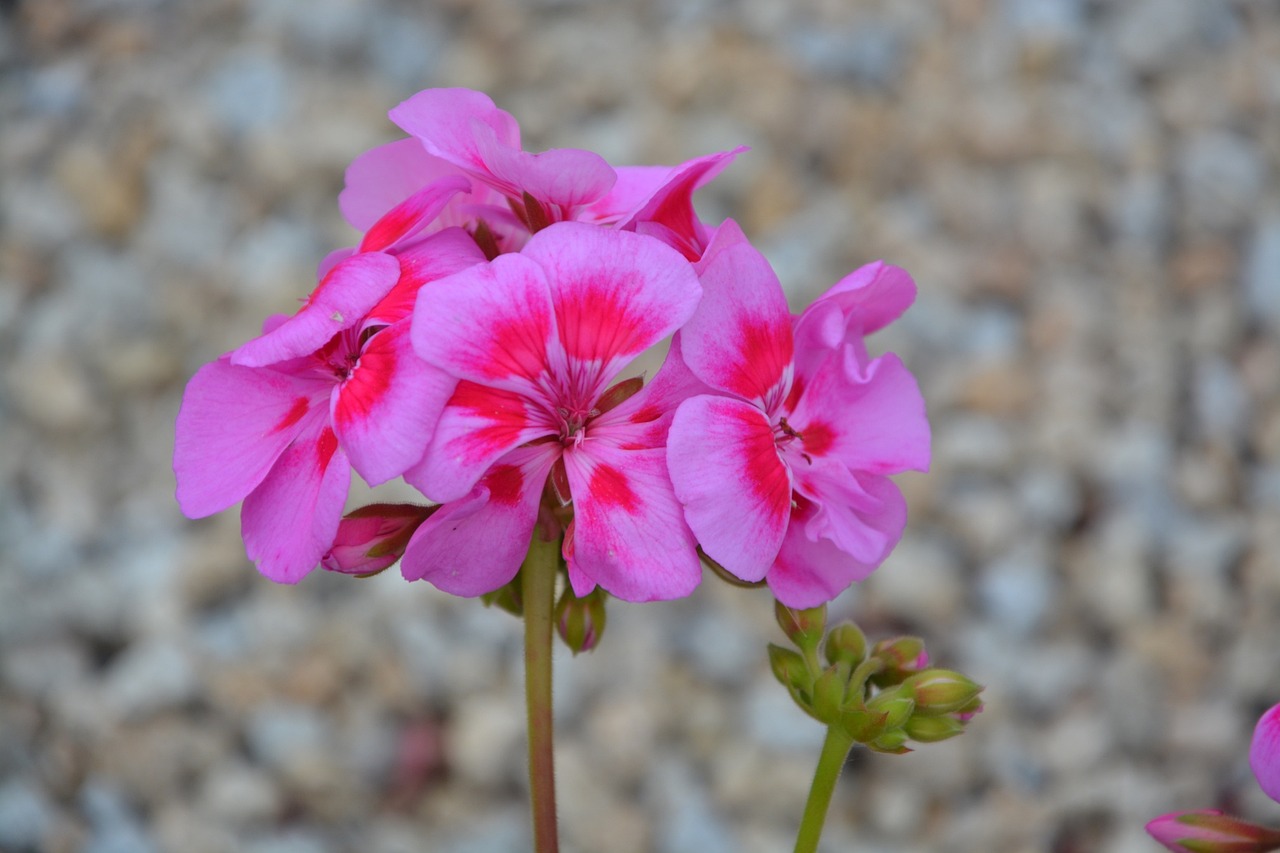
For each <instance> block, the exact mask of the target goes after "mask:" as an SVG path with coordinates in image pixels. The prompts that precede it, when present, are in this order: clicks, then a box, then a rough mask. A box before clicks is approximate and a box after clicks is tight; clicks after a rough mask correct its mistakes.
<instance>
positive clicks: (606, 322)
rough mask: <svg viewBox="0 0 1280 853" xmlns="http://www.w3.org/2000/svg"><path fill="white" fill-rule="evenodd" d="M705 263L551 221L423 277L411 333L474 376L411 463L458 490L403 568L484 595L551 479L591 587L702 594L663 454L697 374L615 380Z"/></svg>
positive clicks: (436, 490)
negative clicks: (500, 249) (528, 235)
mask: <svg viewBox="0 0 1280 853" xmlns="http://www.w3.org/2000/svg"><path fill="white" fill-rule="evenodd" d="M700 293H701V288H700V287H699V285H698V280H697V278H696V276H695V275H694V272H693V269H692V267H691V266H690V265H689V264H688V263H687V262H686V261H685V260H684V259H683V258H681V257H680V256H679V255H678V254H677V253H676V252H675V251H673V250H672V249H670V248H668V247H667V246H665V245H663V244H662V243H660V242H658V241H657V240H653V239H650V238H647V237H642V236H639V235H636V234H629V233H625V232H619V231H613V230H610V229H605V228H599V227H596V226H590V225H584V224H579V223H560V224H557V225H552V226H550V227H548V228H546V229H544V230H542V231H540V232H539V233H537V234H535V235H534V236H533V237H532V239H530V241H529V243H528V245H527V246H525V248H524V249H523V251H521V252H520V253H519V254H507V255H501V256H499V257H498V258H497V259H495V260H494V261H493V262H491V263H489V264H485V265H481V266H477V267H473V268H471V269H468V270H466V271H463V272H461V273H459V274H457V275H454V276H452V277H451V278H449V279H446V280H443V281H440V282H437V283H436V284H434V285H433V286H432V287H430V288H428V289H426V290H424V291H423V292H422V294H421V295H420V297H419V300H418V304H417V306H416V308H415V314H414V321H413V332H412V339H413V344H414V346H415V348H416V349H417V351H418V353H419V354H420V355H421V356H422V357H423V358H424V359H426V360H427V361H429V362H431V363H433V364H436V365H439V366H440V367H441V368H442V369H444V370H446V371H448V372H450V373H451V374H453V375H454V376H455V377H457V378H458V379H459V380H460V381H459V384H458V387H457V391H456V392H455V393H454V395H453V397H452V398H451V399H450V400H449V403H448V405H447V406H446V407H445V409H444V412H443V414H442V415H441V417H440V420H439V422H438V423H437V425H436V429H435V435H434V438H433V439H432V442H431V447H430V449H429V451H428V453H427V455H426V456H425V457H424V458H423V461H422V463H421V464H420V465H418V466H417V467H416V468H414V469H412V470H410V471H409V472H407V473H406V474H405V479H406V480H408V481H409V482H410V483H412V484H413V485H415V486H417V487H418V488H420V489H421V490H422V491H423V492H424V493H425V494H426V495H428V496H429V497H430V498H432V499H433V500H437V501H441V502H444V506H442V507H441V508H440V510H439V511H437V512H436V513H435V514H434V515H433V516H432V517H431V518H429V519H428V520H427V521H426V522H425V523H424V524H423V525H422V526H421V527H420V528H418V531H417V533H416V534H415V535H414V537H413V539H412V541H411V542H410V543H409V547H408V549H407V551H406V552H405V556H404V560H403V561H402V563H401V566H402V568H403V571H404V574H405V577H407V578H409V579H411V580H416V579H421V578H425V579H426V580H429V581H431V582H432V583H433V584H435V585H436V586H438V587H440V588H441V589H444V590H446V591H448V592H453V593H455V594H459V595H479V594H481V593H484V592H488V591H490V590H494V589H497V588H498V587H500V586H502V585H503V584H505V583H507V582H508V581H510V580H511V579H512V578H513V577H514V576H515V574H516V572H517V570H518V569H519V567H520V562H521V559H522V558H523V556H524V554H525V551H526V549H527V548H528V544H529V539H530V537H531V535H532V534H533V529H534V525H535V522H536V520H537V518H538V514H539V505H540V502H541V499H542V496H543V492H544V487H545V486H546V484H547V482H548V478H549V477H550V480H551V482H552V485H553V488H554V491H555V493H556V494H558V495H559V496H560V497H561V499H562V500H563V501H564V502H568V501H572V505H573V512H574V520H573V523H572V526H571V528H570V530H569V531H568V532H567V533H566V536H565V544H564V553H565V557H566V559H567V561H568V568H569V579H570V581H571V582H572V584H573V588H574V590H575V591H576V592H577V594H578V595H579V596H582V595H585V594H586V593H587V592H589V591H590V590H591V589H593V588H594V587H595V586H596V585H597V584H598V585H600V586H601V587H603V588H604V589H605V590H607V591H609V592H610V593H612V594H614V595H616V596H618V597H620V598H624V599H627V600H632V601H644V600H650V599H663V598H674V597H677V596H682V595H687V594H688V593H689V592H690V591H691V590H692V589H693V587H694V586H696V585H697V583H698V580H699V578H700V575H701V568H700V566H699V564H698V560H697V556H696V554H695V551H694V543H693V539H692V536H691V535H690V533H689V530H688V528H687V527H686V526H685V524H684V521H683V519H682V517H681V512H680V506H679V504H678V503H677V502H676V499H675V495H674V494H673V493H672V489H671V482H670V479H669V477H668V475H667V467H666V462H665V450H664V444H665V437H666V429H667V424H668V422H669V418H670V413H671V411H672V410H673V409H674V407H675V404H676V403H677V402H678V401H679V400H680V399H682V398H683V396H684V395H686V394H687V393H688V389H689V388H690V387H691V386H692V384H693V379H692V377H691V376H690V375H689V374H688V371H687V370H685V369H684V367H683V365H682V364H681V363H680V361H679V359H678V358H675V359H672V358H669V359H668V361H667V364H666V365H665V366H664V367H663V369H662V370H661V371H659V374H658V376H657V377H655V379H654V381H653V382H651V383H650V384H649V386H648V387H646V388H644V389H643V390H642V391H640V393H638V394H635V395H634V396H628V392H629V391H630V390H632V389H633V388H635V387H637V386H638V383H636V382H635V381H628V382H624V383H619V385H617V386H613V388H611V387H610V384H611V383H612V382H613V380H614V379H615V378H616V377H617V375H618V373H619V372H620V371H621V370H622V369H623V368H624V367H625V366H626V364H627V363H628V362H630V361H631V360H632V359H633V358H634V357H635V356H636V355H638V354H639V353H641V352H642V351H644V350H645V349H647V348H648V347H650V346H651V345H652V344H654V343H656V342H658V341H659V340H661V339H662V338H664V337H666V336H667V335H670V334H671V333H672V332H674V331H675V330H676V329H677V328H679V327H680V326H681V325H682V324H683V323H684V321H685V320H687V319H688V318H689V316H690V315H692V314H693V311H694V308H695V307H696V306H697V303H698V298H699V295H700Z"/></svg>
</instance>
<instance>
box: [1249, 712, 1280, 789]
mask: <svg viewBox="0 0 1280 853" xmlns="http://www.w3.org/2000/svg"><path fill="white" fill-rule="evenodd" d="M1249 766H1250V767H1251V768H1253V775H1254V776H1256V777H1257V778H1258V784H1259V785H1260V786H1262V790H1263V791H1265V792H1266V794H1267V796H1268V797H1270V798H1271V799H1273V800H1275V801H1276V802H1280V705H1275V706H1273V707H1271V708H1270V709H1268V710H1267V712H1266V713H1265V714H1263V715H1262V719H1260V720H1258V725H1257V727H1256V728H1255V729H1254V730H1253V742H1252V743H1251V744H1250V745H1249Z"/></svg>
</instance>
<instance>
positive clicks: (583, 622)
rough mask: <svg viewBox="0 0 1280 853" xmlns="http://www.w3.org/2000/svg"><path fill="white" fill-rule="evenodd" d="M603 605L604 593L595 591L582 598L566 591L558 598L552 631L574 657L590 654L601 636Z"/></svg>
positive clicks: (598, 589)
mask: <svg viewBox="0 0 1280 853" xmlns="http://www.w3.org/2000/svg"><path fill="white" fill-rule="evenodd" d="M604 602H605V593H604V591H603V590H602V589H600V588H599V587H596V588H595V589H593V590H592V591H591V592H589V593H587V595H586V596H584V597H583V598H578V597H577V596H576V595H574V594H573V589H572V588H566V589H565V591H564V594H563V595H562V596H560V601H559V602H557V604H556V631H557V632H558V633H559V634H560V639H562V640H564V643H565V645H566V646H568V647H569V648H570V649H572V650H573V653H574V654H575V655H576V654H577V653H578V652H589V651H591V650H592V649H594V648H595V647H596V646H597V645H598V644H599V643H600V638H601V637H603V636H604V626H605V609H604Z"/></svg>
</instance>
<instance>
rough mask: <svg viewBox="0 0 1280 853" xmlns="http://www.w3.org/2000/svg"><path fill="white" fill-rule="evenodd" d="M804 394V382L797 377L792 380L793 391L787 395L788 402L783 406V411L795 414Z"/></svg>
mask: <svg viewBox="0 0 1280 853" xmlns="http://www.w3.org/2000/svg"><path fill="white" fill-rule="evenodd" d="M803 394H804V380H803V379H801V378H800V377H799V376H797V377H795V378H794V379H792V380H791V391H790V393H788V394H787V399H786V402H784V403H783V404H782V407H783V409H784V410H785V411H788V412H794V411H795V410H796V406H797V405H798V404H799V403H800V397H801V395H803Z"/></svg>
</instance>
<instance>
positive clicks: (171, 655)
mask: <svg viewBox="0 0 1280 853" xmlns="http://www.w3.org/2000/svg"><path fill="white" fill-rule="evenodd" d="M199 690H200V685H199V681H198V680H197V678H196V674H195V670H194V668H193V667H192V665H191V660H190V658H189V657H188V656H187V654H186V653H185V652H184V651H183V650H182V649H181V648H179V647H178V646H176V645H174V643H173V642H171V641H167V640H162V639H150V640H144V641H142V642H138V643H134V644H133V645H131V646H130V647H129V648H128V649H127V650H125V651H124V652H123V653H122V654H121V655H120V658H119V659H118V660H117V661H115V662H114V663H113V665H112V667H111V670H110V671H109V672H108V673H107V676H106V684H105V686H104V692H105V695H106V699H107V701H108V703H109V704H110V706H111V707H112V708H113V709H114V710H115V712H116V713H117V714H118V715H120V716H121V717H123V718H126V719H127V718H133V717H144V716H147V715H148V714H152V713H155V712H156V711H160V710H163V709H166V708H174V707H178V706H181V705H182V704H183V703H185V702H188V701H190V700H191V699H193V698H194V697H195V696H196V695H197V693H198V692H199Z"/></svg>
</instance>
